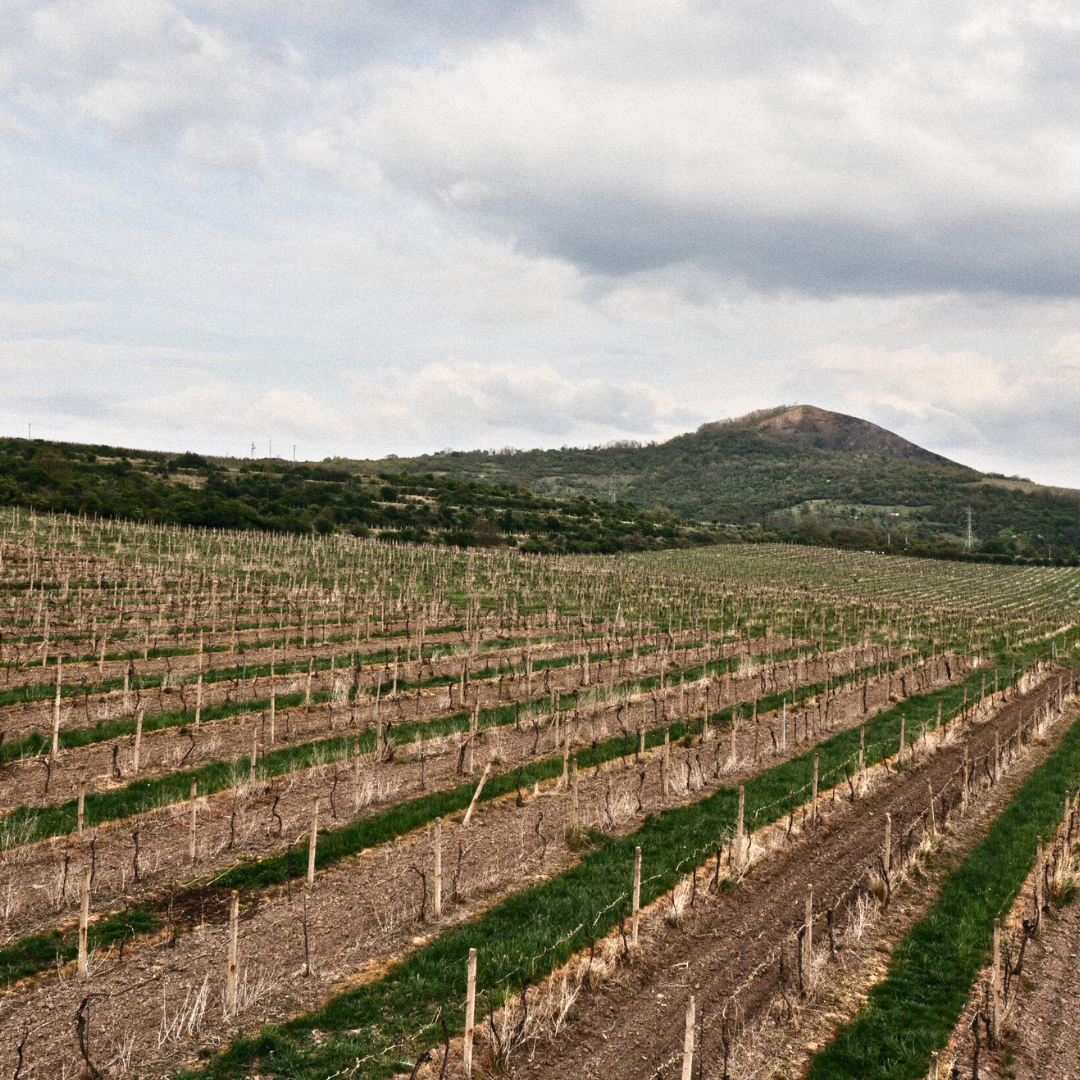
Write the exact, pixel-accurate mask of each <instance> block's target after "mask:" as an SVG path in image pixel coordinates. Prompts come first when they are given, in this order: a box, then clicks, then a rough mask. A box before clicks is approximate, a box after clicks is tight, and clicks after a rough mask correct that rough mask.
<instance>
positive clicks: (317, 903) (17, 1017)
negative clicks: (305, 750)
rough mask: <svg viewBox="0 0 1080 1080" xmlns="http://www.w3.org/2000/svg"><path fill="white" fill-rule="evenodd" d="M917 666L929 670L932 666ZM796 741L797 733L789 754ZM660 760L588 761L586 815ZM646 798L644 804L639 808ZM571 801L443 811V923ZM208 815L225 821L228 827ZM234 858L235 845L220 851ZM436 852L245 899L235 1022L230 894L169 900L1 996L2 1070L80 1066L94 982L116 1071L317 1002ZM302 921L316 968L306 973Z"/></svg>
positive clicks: (594, 815) (617, 803)
mask: <svg viewBox="0 0 1080 1080" xmlns="http://www.w3.org/2000/svg"><path fill="white" fill-rule="evenodd" d="M943 674H944V672H943V671H942V673H941V676H942V677H943ZM924 675H925V677H926V678H927V679H928V680H931V681H932V674H931V672H929V671H927V672H925V673H924ZM887 689H888V686H887V683H886V682H885V681H884V680H883V683H882V684H881V685H878V686H876V687H874V688H873V691H872V692H871V695H870V699H869V700H870V704H871V705H875V704H876V705H878V706H880V705H883V704H887V698H886V691H887ZM833 702H834V703H833V708H832V709H831V710H830V717H831V723H830V727H831V728H834V729H835V727H838V726H842V725H844V724H850V723H854V722H856V721H857V720H858V719H860V718H861V717H862V715H863V714H862V690H861V687H859V688H856V689H854V690H851V691H847V692H845V693H842V694H840V695H838V697H837V698H835V699H833ZM714 741H715V742H716V743H717V744H719V743H721V742H723V743H724V744H725V754H724V760H725V762H726V749H727V740H726V739H715V740H714ZM752 749H753V744H752V742H751V734H750V731H749V725H748V726H747V730H745V731H743V732H742V733H740V736H739V739H738V743H737V751H738V754H739V759H737V760H736V762H734V763H733V766H732V767H731V768H728V767H727V766H726V765H725V769H724V771H723V772H722V774H721V775H722V779H723V781H724V782H730V780H731V779H733V778H735V777H737V776H738V775H740V774H743V773H745V772H746V771H748V769H750V768H751V767H753V766H754V765H755V764H758V765H759V764H760V762H755V760H754V757H753V755H752V753H751V751H752ZM799 749H800V747H799V746H798V745H797V744H796V743H795V740H794V739H792V740H791V741H790V743H789V752H790V753H795V752H798V750H799ZM744 755H745V756H744ZM659 756H660V755H659V754H658V753H655V752H654V753H653V754H651V755H650V757H649V760H648V762H647V763H646V765H645V767H644V771H645V777H644V780H643V779H642V777H641V769H640V767H634V765H633V763H632V761H627V762H625V763H623V764H612V765H609V766H605V767H604V768H603V769H602V770H601V771H599V772H594V771H593V770H588V771H587V772H583V774H582V778H581V801H582V818H583V822H584V823H586V824H595V825H597V826H599V827H600V828H602V829H604V830H605V831H608V832H616V833H623V832H626V831H629V830H630V829H632V828H634V827H636V825H637V823H638V822H639V821H640V813H641V812H642V811H645V812H647V811H649V810H652V809H655V808H657V807H658V806H659V805H660V804H661V788H660V782H659ZM684 759H685V760H684ZM707 779H708V778H707V777H706V776H705V775H704V774H703V772H702V771H701V769H700V768H699V767H696V766H695V759H694V758H692V756H691V753H690V751H687V750H683V749H682V748H679V749H677V750H673V768H672V784H673V797H687V796H689V797H691V798H693V797H700V796H701V795H703V794H707V793H708V791H709V790H711V789H712V788H713V787H714V786H715V779H710V782H709V783H706V780H707ZM639 794H640V795H641V796H642V798H643V806H639V804H638V797H639ZM567 803H568V800H567V797H566V795H565V793H562V792H558V791H557V786H556V785H549V786H548V787H547V788H546V789H545V791H542V792H541V793H540V794H539V797H536V796H531V795H529V794H528V793H525V798H524V801H523V805H521V806H518V805H516V802H515V800H514V799H513V798H512V797H511V798H510V799H506V800H501V801H499V802H498V803H496V804H491V805H488V806H482V807H480V808H478V812H477V816H476V817H475V818H474V823H473V825H472V826H471V827H469V828H468V829H466V828H464V827H462V826H461V825H459V824H457V823H452V822H448V823H447V824H446V831H445V835H444V870H445V879H446V880H445V895H446V896H447V907H446V914H445V919H446V920H447V921H457V920H458V919H461V918H465V917H468V916H469V915H471V914H473V913H475V912H476V911H478V910H481V909H482V908H483V907H486V906H487V905H489V904H490V903H492V902H494V901H495V900H497V899H498V898H499V897H501V896H504V895H506V894H507V893H509V892H511V891H513V890H515V889H518V888H520V887H522V886H523V885H525V884H527V883H529V882H530V881H532V880H535V878H536V876H537V875H538V874H547V873H552V872H556V871H558V870H560V869H562V868H563V867H565V866H566V865H569V863H570V862H572V861H573V859H574V858H576V856H574V855H573V853H572V852H570V851H568V850H567V848H566V846H565V844H564V842H563V836H564V833H565V830H566V826H567V824H568V816H567V815H568V806H567ZM264 812H265V811H264ZM541 815H542V816H541ZM214 827H215V828H216V829H217V830H220V829H221V827H222V825H221V823H220V822H219V823H218V824H216V825H215V826H214ZM178 831H179V830H178ZM179 838H180V837H179V835H178V836H177V837H176V840H177V841H179ZM173 846H174V847H181V846H182V845H181V844H179V843H177V842H174V844H173ZM459 853H460V869H459ZM234 858H235V853H233V854H232V856H231V857H230V858H229V860H228V861H229V862H231V861H234ZM431 861H432V854H431V842H430V837H429V836H428V835H427V834H425V832H423V831H420V832H418V833H414V834H411V835H410V836H408V837H404V838H402V839H401V840H400V841H398V842H396V843H394V844H389V845H384V846H383V847H382V848H379V849H376V850H373V851H371V852H367V853H364V854H363V855H362V856H360V857H358V858H356V859H351V860H348V861H347V862H345V863H342V864H339V865H338V866H336V867H333V868H331V869H329V870H327V871H326V872H324V873H322V874H320V875H319V879H318V883H317V887H316V889H315V890H314V891H313V892H312V893H310V894H308V893H307V891H306V890H305V889H303V888H302V887H300V886H298V885H296V884H294V885H292V886H291V887H290V888H288V889H276V890H270V891H268V892H267V893H265V894H261V895H258V896H255V897H252V898H251V900H250V901H248V902H246V906H245V910H244V915H243V917H242V931H241V934H242V946H241V967H242V969H243V971H244V972H245V973H246V974H245V975H244V976H243V979H244V980H246V981H243V983H242V985H243V987H244V994H243V995H242V997H243V1000H244V1005H243V1008H242V1009H241V1010H240V1012H239V1014H238V1015H237V1016H235V1017H231V1018H229V1019H228V1020H225V1019H224V1018H223V1017H222V1011H221V1010H222V984H223V981H224V967H223V958H224V955H225V925H224V919H225V902H227V898H225V897H224V896H223V894H222V893H221V891H220V890H216V891H214V892H212V893H208V894H206V896H205V902H201V900H200V897H195V898H193V899H192V900H189V901H188V902H186V903H185V905H184V906H183V907H180V905H177V908H176V909H175V910H173V911H172V912H171V919H172V920H173V921H174V923H175V926H176V930H177V931H178V933H177V935H176V936H175V938H174V937H173V936H172V935H171V933H170V932H169V930H166V931H164V932H163V933H162V934H161V935H160V937H159V939H158V940H157V941H156V942H155V943H153V944H150V945H148V946H144V947H140V948H135V949H132V948H130V947H129V949H128V950H127V953H126V955H125V956H124V957H123V959H122V962H121V958H120V956H119V955H118V952H117V950H115V949H114V950H112V951H111V952H109V953H107V954H105V955H101V956H98V957H96V958H95V961H94V963H95V966H96V971H95V974H94V977H93V979H92V980H91V984H90V986H89V987H88V986H87V985H86V984H82V983H78V982H72V981H68V980H70V978H71V972H70V965H68V966H67V967H66V968H64V969H61V970H59V971H57V972H56V973H54V974H51V975H48V976H44V977H42V978H40V979H37V980H33V981H32V982H30V983H27V984H24V986H23V987H22V988H21V989H16V990H15V991H14V993H12V994H11V995H9V996H8V997H7V998H6V999H5V1000H4V1001H3V1003H2V1006H0V1070H3V1069H8V1070H9V1071H10V1070H11V1069H13V1068H14V1062H15V1059H16V1056H17V1047H18V1045H19V1042H20V1041H21V1039H22V1033H23V1032H24V1031H25V1030H29V1032H30V1034H29V1036H28V1038H27V1041H26V1044H25V1046H24V1060H25V1067H24V1069H23V1072H22V1074H21V1075H22V1076H23V1077H44V1076H54V1075H61V1074H62V1073H63V1071H64V1070H65V1069H67V1070H69V1074H70V1071H71V1070H77V1069H78V1068H80V1067H81V1058H80V1053H79V1049H78V1044H77V1041H76V1039H75V1031H76V1015H77V1011H78V1007H79V1004H80V1002H81V1001H82V999H83V997H84V996H85V995H86V991H87V990H88V989H89V990H90V991H91V997H92V1028H91V1040H92V1043H91V1049H92V1059H93V1061H94V1064H95V1067H98V1068H103V1067H104V1066H105V1065H106V1064H107V1063H109V1062H112V1065H111V1066H110V1067H112V1068H115V1067H116V1066H117V1065H118V1064H119V1062H121V1061H122V1060H123V1059H124V1056H125V1054H126V1055H127V1057H128V1059H129V1060H133V1061H135V1062H137V1063H138V1065H139V1069H140V1071H144V1072H150V1073H152V1072H153V1071H154V1070H158V1069H160V1070H164V1069H166V1068H168V1067H173V1066H175V1065H177V1064H178V1063H181V1062H184V1061H191V1060H192V1059H193V1057H194V1054H195V1051H196V1050H197V1049H198V1047H199V1046H200V1045H207V1043H208V1041H209V1043H210V1044H211V1045H213V1044H216V1043H217V1042H218V1041H220V1040H221V1039H223V1038H225V1037H227V1036H228V1035H229V1034H230V1033H231V1032H233V1031H235V1030H236V1028H237V1026H242V1025H244V1024H245V1023H247V1024H248V1025H250V1023H251V1022H252V1019H253V1018H256V1017H257V1018H258V1019H259V1020H263V1019H275V1018H284V1017H287V1016H289V1015H291V1014H293V1013H295V1012H296V1011H298V1010H302V1009H306V1008H310V1007H312V1006H313V1005H314V1004H316V1003H317V1002H318V1001H319V1000H320V998H321V997H322V996H323V995H325V994H326V993H328V992H331V991H332V990H333V989H335V988H340V986H341V985H342V983H343V981H346V980H348V979H350V978H353V977H355V976H356V974H357V973H358V972H364V971H377V970H379V965H380V964H385V963H386V962H387V961H388V960H390V959H392V958H393V957H394V956H397V955H401V953H402V952H404V951H407V950H408V949H410V948H413V947H415V946H416V945H417V944H419V943H421V942H422V940H424V936H425V935H426V934H427V933H428V932H430V924H429V923H425V924H421V923H419V921H418V918H419V912H420V908H421V904H422V903H425V904H426V905H427V911H426V915H427V918H428V919H429V920H430V918H431V913H430V903H431V901H430V897H428V898H427V899H426V900H422V896H423V893H424V885H423V875H427V879H428V881H427V889H428V890H429V891H430V889H431V888H432V883H431ZM102 866H103V867H104V866H105V864H104V862H103V864H102ZM73 876H74V875H73ZM159 880H160V879H159ZM455 881H456V883H457V889H456V892H457V896H458V899H457V901H455V900H454V895H455ZM305 909H306V916H305V914H304V912H305ZM68 910H70V908H69V909H68ZM305 918H306V923H307V937H308V943H309V949H310V953H311V957H312V960H311V972H312V973H311V974H306V973H305V949H304V929H305V928H304V920H305ZM204 986H205V988H206V989H205V991H203V987H204ZM200 993H202V994H204V997H205V1000H206V1002H207V1005H206V1012H205V1014H203V1015H202V1017H201V1018H200V1020H199V1022H198V1023H195V1024H193V1026H192V1029H191V1030H190V1031H189V1032H188V1034H187V1035H186V1036H184V1037H182V1038H177V1037H175V1035H174V1034H172V1033H171V1032H172V1031H173V1030H174V1028H175V1025H176V1024H177V1023H178V1022H179V1017H180V1016H182V1015H188V1016H189V1018H190V1006H191V1005H192V1004H193V1003H194V1001H195V999H196V998H197V997H198V996H199V994H200ZM185 1001H186V1002H188V1006H187V1007H188V1008H189V1012H188V1013H186V1014H185V1011H184V1010H185V1008H186V1006H185ZM121 1033H122V1034H121Z"/></svg>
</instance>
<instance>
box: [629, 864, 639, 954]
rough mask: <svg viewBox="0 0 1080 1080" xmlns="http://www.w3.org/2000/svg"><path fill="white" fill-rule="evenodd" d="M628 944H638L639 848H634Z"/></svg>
mask: <svg viewBox="0 0 1080 1080" xmlns="http://www.w3.org/2000/svg"><path fill="white" fill-rule="evenodd" d="M630 903H631V923H630V942H631V944H633V945H635V946H636V945H637V943H638V923H639V922H640V921H641V848H639V847H636V848H634V892H633V899H632V900H631V902H630Z"/></svg>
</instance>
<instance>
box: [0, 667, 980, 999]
mask: <svg viewBox="0 0 1080 1080" xmlns="http://www.w3.org/2000/svg"><path fill="white" fill-rule="evenodd" d="M968 682H969V683H973V682H974V676H972V677H969V679H968ZM962 685H963V684H958V685H957V686H951V687H946V688H945V689H944V690H942V691H937V692H935V693H932V694H925V695H921V696H917V697H911V698H908V699H907V700H906V701H905V702H904V703H903V705H902V706H899V705H898V706H896V707H895V708H893V709H891V710H889V711H888V712H885V713H879V714H877V716H875V717H873V718H871V720H870V721H869V722H868V723H867V726H866V727H867V736H868V739H867V761H868V762H869V763H871V764H873V763H874V762H875V761H879V760H881V758H882V756H883V755H888V754H890V753H892V752H894V751H895V747H896V745H898V741H899V730H900V713H901V711H904V712H906V714H907V716H908V721H907V724H908V726H907V731H908V733H909V737H912V738H913V737H914V735H915V733H916V732H917V730H919V729H920V728H919V725H920V724H921V725H922V726H925V725H926V724H929V723H930V722H931V721H932V720H933V719H936V716H937V701H938V700H939V698H940V699H941V700H942V703H943V710H945V713H946V715H948V714H949V710H950V709H952V710H955V708H957V707H959V705H960V703H961V701H962V700H963V698H962V694H963V690H962ZM815 686H816V688H817V690H818V691H820V690H821V689H822V686H823V684H814V685H813V686H810V687H803V688H800V689H801V690H804V691H806V692H807V693H809V692H810V691H811V690H814V688H815ZM782 696H783V695H776V700H775V705H779V703H780V698H781V697H782ZM762 700H763V701H766V702H768V701H771V700H772V699H771V698H766V699H762ZM502 708H503V709H506V710H511V711H512V710H513V706H503V707H502ZM735 708H738V706H728V707H727V708H724V709H720V710H717V711H715V712H711V713H710V715H709V719H710V722H711V723H713V724H715V725H716V726H717V727H722V726H723V724H724V723H730V721H731V718H732V713H733V711H734V709H735ZM493 711H494V710H493ZM700 726H701V719H700V717H697V718H694V719H693V720H691V721H690V722H689V723H682V722H678V723H674V724H671V725H668V727H667V730H668V731H669V732H670V735H671V738H672V740H673V741H678V740H679V739H682V738H683V737H684V736H686V735H689V734H692V733H694V732H697V731H700ZM664 733H665V727H664V726H658V727H655V728H652V729H650V730H649V731H647V732H646V738H645V745H646V747H647V748H652V747H655V746H658V745H660V744H661V743H662V742H663V741H664ZM369 734H370V733H369ZM334 741H336V742H338V743H340V744H341V747H342V749H343V750H345V749H346V747H347V745H348V742H347V740H345V739H338V740H324V742H334ZM635 744H636V733H633V734H629V735H627V736H617V737H615V738H612V739H608V740H605V741H604V742H602V743H598V744H597V745H596V746H595V747H588V748H583V749H580V750H578V751H576V752H575V753H574V755H573V756H574V758H575V759H576V760H577V762H578V767H579V768H581V769H588V768H595V767H596V766H597V765H600V764H602V763H604V762H607V761H612V760H615V759H617V758H620V757H624V756H628V755H632V754H633V753H634V752H635V749H636V747H635ZM311 745H317V744H311ZM826 746H828V747H831V748H832V750H831V751H829V752H826V751H825V749H824V747H826ZM890 747H891V748H892V749H890ZM302 749H304V750H307V749H309V748H300V747H296V748H293V749H291V750H283V751H280V752H279V753H281V754H283V755H288V754H293V753H296V752H297V751H299V750H302ZM857 749H858V734H857V732H853V731H849V732H845V733H841V734H840V735H837V736H834V737H833V738H832V739H830V740H828V741H827V743H826V744H823V746H822V753H823V756H822V773H821V776H822V782H823V783H825V782H826V781H827V780H828V778H829V777H830V776H839V775H840V772H839V770H840V768H841V765H842V763H843V762H844V761H850V760H852V759H853V757H854V754H855V752H856V751H857ZM829 753H832V754H833V757H835V758H836V760H835V762H833V764H832V765H830V762H831V761H832V760H833V758H831V757H830V756H829ZM837 755H840V756H837ZM270 756H271V755H268V757H270ZM811 758H812V753H811V752H809V751H808V752H807V753H805V754H803V755H802V756H801V757H800V758H796V759H793V760H791V761H788V762H786V763H784V764H781V765H777V766H774V767H773V768H772V769H769V770H767V771H766V772H765V773H763V774H761V776H759V777H758V778H757V779H756V780H755V781H752V783H754V784H757V785H758V788H760V789H761V790H762V791H765V790H767V791H768V793H769V798H767V799H763V800H761V801H758V802H754V801H753V800H752V799H750V797H749V790H750V789H749V787H748V802H747V812H748V814H750V821H751V822H756V824H758V825H760V824H764V823H765V821H771V820H774V819H775V816H777V814H779V813H781V812H784V811H785V810H786V807H787V804H788V800H789V797H790V796H791V793H792V792H798V791H799V790H801V789H803V788H805V787H806V786H807V785H808V784H809V782H810V770H811V765H810V764H809V762H810V760H811ZM241 766H242V768H243V769H244V770H246V768H247V759H241V760H240V761H239V762H237V763H236V764H235V765H232V764H228V763H222V764H221V765H216V766H208V767H207V768H208V769H211V768H214V769H216V768H222V769H225V768H235V769H236V770H237V771H240V769H241ZM198 772H201V770H196V773H198ZM561 772H562V757H561V755H559V756H554V757H550V758H545V759H543V760H540V761H535V762H530V763H528V764H527V765H523V766H521V767H520V768H516V769H510V770H507V771H506V772H503V773H497V774H495V775H494V776H492V777H491V778H490V779H489V781H488V783H487V784H485V786H484V790H483V792H482V794H481V796H480V802H486V801H489V800H491V799H496V798H500V797H501V796H503V795H506V794H509V793H511V792H513V791H515V790H516V789H517V788H518V786H519V785H520V786H528V785H530V784H532V783H534V782H537V781H543V780H548V779H552V778H553V777H555V776H558V775H560V774H561ZM189 775H190V774H176V776H170V777H166V778H164V780H165V781H167V782H168V783H169V784H171V785H173V790H174V793H175V794H176V795H177V797H178V798H187V794H188V790H187V786H188V784H189V783H190V780H189V779H185V777H186V776H189ZM244 775H245V776H246V772H245V773H244ZM770 776H771V777H772V779H771V780H769V781H766V780H765V779H764V778H765V777H770ZM178 777H179V779H178ZM208 779H209V780H213V779H215V776H214V774H211V775H210V776H209V777H208ZM217 779H218V780H220V779H221V778H220V777H218V778H217ZM137 783H142V782H137ZM150 783H152V782H151V781H146V784H147V785H149V784H150ZM229 783H230V784H231V783H232V780H231V779H230V780H229ZM133 786H134V787H137V785H129V787H133ZM475 788H476V780H475V779H472V780H469V781H468V782H466V783H463V784H459V785H457V786H456V787H454V788H451V789H449V790H447V791H441V792H432V793H431V794H429V795H421V796H418V797H417V798H414V799H409V800H406V801H404V802H401V803H398V804H396V805H394V806H392V807H389V808H388V809H386V810H384V811H381V812H380V813H378V814H373V815H371V816H370V817H366V818H360V819H357V820H356V821H353V822H350V823H349V824H348V825H345V826H342V827H341V828H338V829H326V830H320V831H319V840H318V844H317V846H316V866H317V867H319V868H325V867H328V866H331V865H333V864H334V863H336V862H338V861H340V860H341V859H343V858H347V857H348V856H350V855H354V854H357V853H359V852H361V851H363V850H365V849H367V848H370V847H373V846H375V845H377V844H381V843H386V842H387V841H390V840H393V839H395V838H396V837H399V836H403V835H405V834H406V833H408V832H411V831H412V830H414V829H418V828H421V827H423V826H424V825H426V824H427V823H428V822H430V821H433V820H434V819H435V818H436V817H440V816H445V815H447V814H451V813H454V812H455V811H458V810H464V809H465V807H467V806H468V804H469V801H470V799H471V798H472V795H473V792H474V791H475ZM127 790H128V789H121V790H120V791H117V792H109V793H103V794H105V795H120V794H123V793H124V792H126V791H127ZM143 790H144V798H147V797H148V795H147V794H146V789H143ZM200 790H202V787H201V784H200ZM721 790H722V791H723V790H727V789H721ZM755 790H757V788H755ZM715 797H716V796H713V798H715ZM780 802H783V806H782V807H780V809H779V810H777V806H779V804H780ZM72 805H73V804H72ZM89 808H90V801H89V798H88V799H87V811H89ZM72 812H73V811H72ZM766 814H771V815H772V816H764V815H766ZM307 853H308V841H307V840H306V839H305V840H302V841H301V842H299V843H298V844H296V845H295V846H294V847H292V848H290V849H289V851H287V852H285V853H284V854H282V855H276V856H265V857H263V858H260V859H254V860H251V861H247V862H243V863H239V864H237V865H236V866H234V867H231V868H230V869H228V870H226V871H225V872H224V873H223V874H220V875H218V876H217V877H216V878H215V879H214V880H213V882H212V883H211V884H212V885H213V886H215V887H217V888H219V889H222V890H224V889H230V888H237V889H246V890H251V889H259V888H266V887H269V886H271V885H275V884H281V883H283V882H285V881H286V880H289V879H295V878H299V877H301V876H302V875H304V874H306V872H307ZM199 888H200V886H197V885H196V886H192V889H191V890H185V891H184V892H181V893H178V894H176V895H175V896H174V900H176V899H183V897H184V896H185V895H187V892H189V891H195V890H198V889H199ZM138 910H139V911H140V912H142V913H143V914H144V915H145V916H146V917H147V918H148V919H150V920H152V925H154V926H156V925H158V924H159V923H160V919H159V917H158V915H157V914H156V913H154V912H153V911H151V910H150V909H149V908H140V909H138ZM98 925H99V927H100V926H102V924H98ZM98 933H99V934H100V935H101V936H100V938H99V939H97V940H98V941H99V945H101V946H104V945H107V944H109V943H110V942H111V941H114V940H116V939H118V938H119V937H120V936H122V933H121V930H120V929H118V928H115V927H114V928H113V929H112V930H111V931H110V930H109V927H108V926H105V928H104V929H99V931H98ZM110 933H112V935H113V936H112V937H110V936H109V934H110ZM54 944H55V942H54V940H53V938H52V936H51V935H41V936H39V937H34V938H27V939H22V940H21V941H16V942H14V943H12V944H11V945H10V946H9V947H8V950H10V955H9V958H7V959H5V956H6V955H8V952H7V951H5V952H0V982H3V981H10V980H12V979H15V978H22V977H24V976H26V975H30V974H33V973H35V972H36V971H40V970H43V969H44V968H45V967H47V966H48V965H49V964H51V963H52V962H53V960H54V959H55V951H49V950H50V949H53V947H54ZM35 964H36V965H37V966H35Z"/></svg>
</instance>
